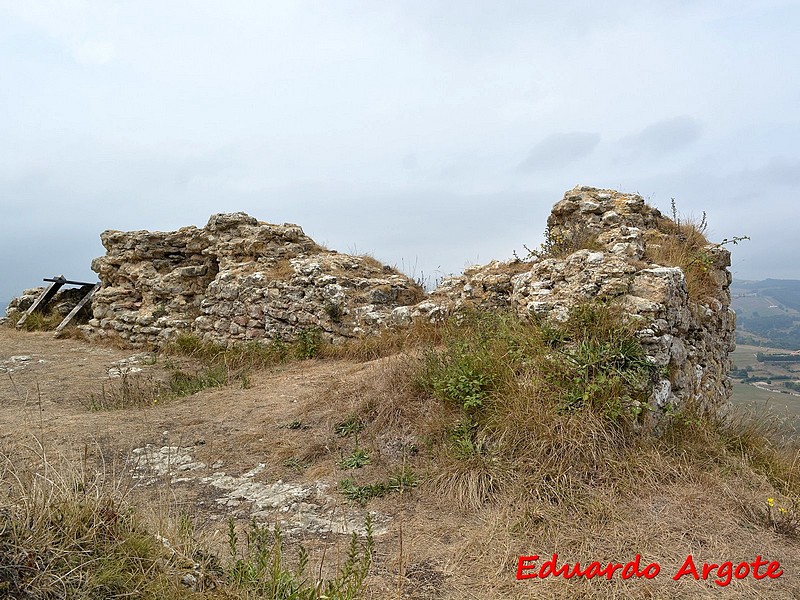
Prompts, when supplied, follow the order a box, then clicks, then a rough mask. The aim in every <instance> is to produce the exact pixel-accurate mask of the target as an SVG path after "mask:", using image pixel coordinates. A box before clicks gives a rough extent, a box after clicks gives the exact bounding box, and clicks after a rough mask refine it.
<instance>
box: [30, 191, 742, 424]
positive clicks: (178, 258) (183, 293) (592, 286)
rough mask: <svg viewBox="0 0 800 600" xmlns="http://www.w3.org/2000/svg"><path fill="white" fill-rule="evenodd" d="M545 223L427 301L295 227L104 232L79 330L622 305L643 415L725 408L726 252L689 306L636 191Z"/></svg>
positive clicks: (291, 330)
mask: <svg viewBox="0 0 800 600" xmlns="http://www.w3.org/2000/svg"><path fill="white" fill-rule="evenodd" d="M547 226H548V241H547V244H546V247H545V248H544V249H543V250H545V252H537V253H532V255H531V256H530V257H527V258H526V259H524V260H519V259H515V260H512V261H506V262H500V261H492V262H491V263H489V264H487V265H483V266H476V267H470V268H468V269H467V270H466V271H465V272H464V273H463V274H461V275H458V276H454V277H450V278H448V279H446V280H445V281H443V282H442V284H441V285H440V286H439V287H438V288H437V289H436V290H435V291H434V292H432V293H431V294H430V295H428V296H426V295H425V293H424V291H423V290H422V289H421V288H420V287H419V285H417V284H416V283H415V282H414V281H412V280H411V279H409V278H408V277H406V276H405V275H403V274H401V273H399V272H398V271H396V270H395V269H392V268H391V267H387V266H383V265H381V264H380V263H379V262H378V261H376V260H375V259H372V258H370V257H365V256H350V255H346V254H339V253H337V252H334V251H331V250H327V249H325V248H322V247H320V246H319V245H318V244H316V243H315V242H314V241H313V240H312V239H310V238H309V237H307V236H306V235H305V234H304V233H303V230H302V229H301V228H300V227H298V226H297V225H291V224H284V225H273V224H269V223H263V222H260V221H257V220H256V219H254V218H253V217H250V216H248V215H246V214H244V213H234V214H219V215H214V216H212V217H211V219H210V220H209V222H208V224H207V225H206V226H205V227H203V228H197V227H184V228H182V229H179V230H178V231H172V232H149V231H133V232H121V231H106V232H104V233H103V234H102V235H101V240H102V242H103V245H104V246H105V248H106V251H107V253H106V255H105V256H103V257H100V258H97V259H95V260H94V261H93V263H92V269H93V270H94V271H96V272H97V273H98V275H99V277H100V281H101V283H102V287H101V289H100V290H99V291H98V292H97V294H96V295H95V297H94V301H93V304H92V311H93V319H92V320H91V321H90V322H89V324H88V325H86V326H82V327H83V328H84V329H85V331H86V332H87V333H89V334H90V335H95V336H103V337H117V338H121V339H122V340H125V341H127V342H129V343H131V344H134V345H137V344H138V345H141V344H155V345H158V344H161V343H163V342H165V341H166V340H169V339H171V338H173V337H175V336H176V335H177V334H178V333H180V332H183V331H185V332H192V333H194V334H196V335H199V336H201V337H202V338H204V339H206V340H213V341H216V342H221V343H237V342H240V341H247V340H271V339H275V338H280V339H283V340H291V339H294V338H296V336H297V335H298V334H299V333H301V332H302V331H304V330H308V329H310V328H315V329H317V330H319V331H321V332H322V335H323V336H324V337H325V338H326V339H328V340H329V341H333V342H336V341H341V340H344V339H346V338H351V337H356V336H359V335H365V334H367V335H368V334H375V333H378V332H380V331H381V330H383V329H385V328H387V327H402V326H405V325H409V324H411V323H413V322H414V321H415V320H429V321H436V320H442V319H444V318H446V317H447V316H448V315H451V314H454V313H458V312H459V311H462V310H465V309H484V310H511V311H514V312H516V313H517V314H519V315H520V316H522V317H523V318H529V317H532V316H537V317H545V318H551V319H557V320H563V319H565V318H567V315H568V314H569V311H570V309H571V307H573V306H575V305H576V304H579V303H583V302H586V301H592V300H594V299H598V298H599V299H603V300H605V301H608V302H612V303H616V304H618V305H619V306H621V307H622V309H623V311H624V314H625V315H626V316H627V318H629V319H632V320H633V321H634V322H635V323H636V324H637V326H638V332H639V337H640V339H641V341H642V343H643V345H644V347H645V350H646V351H647V353H648V355H649V356H650V357H651V360H652V361H653V362H654V363H655V364H657V365H659V366H661V367H664V372H665V373H668V375H667V376H665V377H664V379H663V380H662V381H660V382H659V383H658V385H657V386H656V390H655V393H654V395H653V398H652V405H653V408H663V407H665V406H666V405H668V404H678V405H680V404H684V403H686V402H689V401H700V402H701V403H703V404H704V405H705V407H706V408H707V409H709V410H715V409H717V408H718V407H719V406H721V405H723V404H725V403H726V402H727V400H728V398H729V397H730V394H731V383H730V381H729V379H728V372H729V370H730V367H731V362H730V360H729V358H728V353H729V352H730V351H732V350H733V348H734V328H735V315H734V313H733V311H732V310H731V308H730V293H729V285H730V282H731V276H730V273H729V272H728V270H727V267H728V266H729V265H730V254H729V253H728V251H727V250H725V249H724V248H723V247H721V246H720V245H715V244H709V245H707V246H705V247H704V248H702V250H701V252H702V257H703V261H704V262H703V264H704V267H705V268H706V269H707V273H706V275H707V277H706V279H707V282H708V285H707V286H706V289H705V290H704V293H703V295H702V297H698V298H690V296H689V291H688V289H687V280H686V276H685V274H684V272H683V271H682V270H681V269H680V268H677V267H674V266H670V265H667V264H657V263H655V262H653V259H652V258H651V256H654V255H657V253H655V254H654V253H653V252H652V250H653V249H654V248H656V247H657V246H659V245H660V244H663V243H664V240H665V239H666V237H667V236H669V235H675V231H676V229H675V225H674V223H672V221H670V220H669V219H668V218H667V217H665V216H663V215H662V214H661V213H660V212H659V211H658V210H656V209H654V208H652V207H650V206H648V205H647V204H645V202H644V200H643V199H642V198H641V197H640V196H638V195H636V194H623V193H620V192H616V191H613V190H601V189H596V188H590V187H576V188H575V189H573V190H570V191H568V192H567V193H566V194H565V195H564V198H563V199H562V200H561V201H560V202H558V203H557V204H556V205H555V206H554V208H553V210H552V213H551V214H550V217H549V218H548V222H547ZM18 303H19V301H18Z"/></svg>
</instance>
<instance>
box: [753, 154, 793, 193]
mask: <svg viewBox="0 0 800 600" xmlns="http://www.w3.org/2000/svg"><path fill="white" fill-rule="evenodd" d="M746 176H747V177H748V178H749V179H752V180H753V181H754V182H755V183H763V184H772V185H784V186H798V185H800V160H797V159H789V158H783V157H781V158H773V159H771V160H770V161H769V162H768V163H767V164H766V165H764V166H763V167H760V168H758V169H754V170H752V171H750V172H748V173H747V174H746Z"/></svg>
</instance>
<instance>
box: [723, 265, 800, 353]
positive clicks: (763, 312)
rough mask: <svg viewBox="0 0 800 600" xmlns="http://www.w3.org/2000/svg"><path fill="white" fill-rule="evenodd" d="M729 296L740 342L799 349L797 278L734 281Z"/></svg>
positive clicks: (798, 282) (798, 289) (799, 292)
mask: <svg viewBox="0 0 800 600" xmlns="http://www.w3.org/2000/svg"><path fill="white" fill-rule="evenodd" d="M731 299H732V305H733V309H734V310H735V311H736V329H737V331H736V339H737V341H738V342H739V343H740V344H754V345H757V346H772V347H775V348H787V349H791V350H798V349H800V281H798V280H796V279H765V280H763V281H739V280H734V282H733V284H732V285H731Z"/></svg>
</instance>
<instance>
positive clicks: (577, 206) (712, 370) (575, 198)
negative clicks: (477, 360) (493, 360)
mask: <svg viewBox="0 0 800 600" xmlns="http://www.w3.org/2000/svg"><path fill="white" fill-rule="evenodd" d="M547 225H548V231H549V237H550V239H556V240H567V241H569V240H570V239H573V240H575V242H577V243H580V242H582V241H587V240H591V244H590V245H591V246H592V249H581V250H578V251H576V252H572V253H569V254H568V255H567V256H564V257H563V258H540V259H534V260H532V261H531V262H524V261H508V262H499V261H493V262H491V263H489V264H488V265H484V266H479V267H472V268H469V269H467V270H466V271H465V272H464V273H463V274H462V275H460V276H457V277H453V278H450V279H448V280H446V281H444V282H443V283H442V285H441V286H440V287H439V288H438V289H437V290H436V291H434V292H433V294H432V295H431V298H430V300H429V301H434V302H436V301H438V302H440V303H442V304H444V305H446V306H447V307H448V311H450V312H452V311H453V310H457V309H459V308H467V307H472V308H479V309H488V310H497V309H510V310H512V311H514V312H516V313H517V314H519V315H521V316H526V315H538V316H540V317H547V318H551V319H556V320H564V319H566V318H567V316H568V314H569V310H570V308H571V307H573V306H575V305H576V304H580V303H583V302H586V301H591V300H593V299H596V298H601V299H604V300H609V301H611V302H614V303H617V304H619V305H620V306H621V308H622V310H623V312H624V315H626V317H627V318H629V319H633V320H634V322H636V323H639V324H640V325H639V328H638V333H639V339H640V340H641V342H642V345H643V346H644V349H645V352H646V353H647V355H648V356H649V357H650V358H651V360H652V361H653V362H654V363H655V364H656V365H658V366H659V367H664V369H665V371H666V373H668V376H667V377H665V378H664V379H662V380H661V381H659V382H658V384H657V385H656V387H655V392H654V397H653V398H652V405H653V408H656V407H658V408H664V407H665V406H667V405H677V406H680V405H683V404H685V403H686V402H688V401H699V402H700V404H701V406H703V407H704V408H705V409H706V410H716V409H719V408H720V407H721V406H723V405H725V404H727V402H728V400H729V399H730V396H731V393H732V391H733V388H732V383H731V381H730V379H729V377H728V373H729V372H730V370H731V367H732V361H731V359H730V358H729V357H728V353H729V352H732V351H733V350H734V348H735V328H736V315H735V314H734V312H733V310H732V309H731V307H730V304H731V297H730V290H729V287H730V283H731V274H730V272H729V271H728V269H727V267H729V266H730V252H729V251H728V250H726V249H725V248H723V247H722V246H720V245H718V244H709V245H707V246H705V248H704V249H703V252H704V255H705V256H706V257H707V263H706V267H707V269H708V272H707V277H708V283H709V285H708V288H709V289H708V294H707V295H706V296H704V297H703V298H702V299H701V300H700V301H693V300H691V299H690V297H689V291H688V288H687V282H686V277H685V275H684V273H683V271H682V270H681V269H680V268H677V267H670V266H664V265H658V264H653V263H651V262H649V260H648V257H647V248H648V245H651V246H652V245H655V244H658V241H659V239H663V237H664V236H665V235H667V234H664V233H663V231H665V230H666V231H670V230H671V229H674V224H673V223H672V221H671V220H670V219H668V218H666V217H665V216H663V215H662V214H661V213H660V212H659V211H658V210H656V209H654V208H652V207H650V206H648V205H647V204H645V202H644V200H643V199H642V197H641V196H639V195H637V194H622V193H619V192H616V191H614V190H600V189H596V188H590V187H576V188H575V189H573V190H570V191H569V192H567V193H566V194H565V195H564V198H563V200H561V201H560V202H558V203H557V204H556V205H555V206H554V207H553V210H552V212H551V214H550V217H549V218H548V221H547ZM576 238H582V239H576Z"/></svg>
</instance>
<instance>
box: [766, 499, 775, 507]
mask: <svg viewBox="0 0 800 600" xmlns="http://www.w3.org/2000/svg"><path fill="white" fill-rule="evenodd" d="M767 506H769V507H770V508H772V507H773V506H775V498H767Z"/></svg>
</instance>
